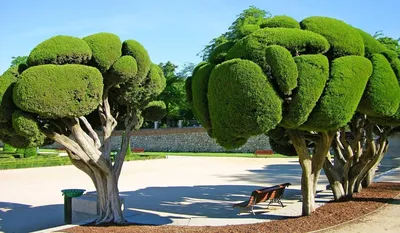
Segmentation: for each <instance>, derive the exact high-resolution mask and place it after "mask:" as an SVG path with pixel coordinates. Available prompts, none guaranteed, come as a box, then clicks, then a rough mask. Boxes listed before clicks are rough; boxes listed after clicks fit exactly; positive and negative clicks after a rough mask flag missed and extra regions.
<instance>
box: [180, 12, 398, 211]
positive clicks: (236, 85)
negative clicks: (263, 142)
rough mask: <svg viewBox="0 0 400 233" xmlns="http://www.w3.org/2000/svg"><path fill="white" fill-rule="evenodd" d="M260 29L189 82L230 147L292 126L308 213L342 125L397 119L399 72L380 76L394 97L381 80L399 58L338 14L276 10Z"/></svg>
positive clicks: (197, 106)
mask: <svg viewBox="0 0 400 233" xmlns="http://www.w3.org/2000/svg"><path fill="white" fill-rule="evenodd" d="M325 25H330V26H329V27H326V26H325ZM260 27H261V29H260V30H259V29H257V30H253V31H252V32H251V31H250V33H249V34H247V36H246V37H244V38H242V39H241V40H238V41H236V42H231V44H230V45H229V46H227V45H226V43H225V44H221V45H219V46H217V47H215V49H214V50H213V51H211V52H210V55H209V57H208V60H207V61H206V62H202V63H200V64H199V65H197V67H196V68H195V69H194V71H193V75H192V78H191V79H188V82H187V83H188V85H187V88H188V93H189V94H190V95H189V97H188V100H189V102H190V103H191V104H192V106H193V111H194V114H195V116H196V117H197V119H199V120H200V122H201V123H202V125H203V126H204V127H205V128H206V129H207V131H208V133H209V135H210V136H212V137H214V138H215V139H216V141H217V143H219V144H220V145H222V146H223V147H225V148H227V149H231V148H237V147H240V146H242V145H243V144H245V143H246V141H247V140H248V138H249V137H251V136H254V135H258V134H261V133H268V132H270V131H271V130H273V129H275V128H277V127H283V128H284V129H286V131H285V132H286V133H287V135H288V136H289V138H290V141H291V143H292V145H293V146H294V148H295V150H296V152H297V154H298V156H299V161H300V165H301V167H302V177H301V189H302V196H303V209H302V212H303V215H310V214H311V212H312V211H313V210H314V209H315V207H314V206H315V203H314V197H315V194H316V186H317V182H318V179H319V175H320V171H321V169H322V167H323V165H324V163H325V161H326V159H325V158H326V156H327V154H328V152H329V149H330V147H331V142H332V140H333V139H334V137H335V135H336V132H337V130H338V129H339V128H341V127H344V126H346V125H347V123H348V122H350V121H351V119H352V118H353V115H354V113H355V112H356V111H357V110H358V111H360V112H363V113H364V114H370V113H372V112H375V114H377V115H376V116H379V117H378V118H379V119H381V120H382V121H384V122H387V120H386V119H387V118H390V119H392V118H393V120H394V121H395V120H396V119H397V118H396V116H394V115H393V114H395V110H397V109H398V106H399V97H400V92H398V88H399V87H398V85H399V84H398V82H393V80H392V79H393V76H390V77H388V78H386V79H382V80H381V84H382V83H385V85H384V86H385V87H387V85H393V86H394V87H393V88H392V90H393V91H390V92H389V93H388V94H387V95H380V94H378V92H379V93H381V94H382V93H383V92H384V91H385V90H386V89H382V86H380V85H379V84H375V83H374V82H376V81H375V80H376V79H377V77H378V76H385V75H386V74H387V72H388V71H387V67H388V65H389V64H391V65H389V68H390V69H391V72H392V73H393V72H395V73H396V69H397V68H396V67H397V65H396V64H397V60H396V59H397V58H395V57H393V56H392V55H393V54H391V53H390V52H389V53H388V50H386V49H383V50H377V48H375V47H374V46H371V45H370V44H369V43H374V42H376V40H374V39H373V38H372V39H373V41H372V42H371V41H370V40H369V39H370V38H369V37H368V38H367V37H366V36H365V35H364V32H362V31H361V30H358V29H355V28H354V27H352V26H350V25H348V24H346V23H345V22H343V21H340V20H336V19H332V18H327V17H318V16H315V17H309V18H306V19H304V20H302V21H301V22H300V23H298V22H297V21H296V20H294V19H293V18H290V17H288V16H275V17H273V18H270V19H266V20H265V21H264V23H262V24H261V25H260ZM228 43H230V42H228ZM370 59H371V60H370ZM374 59H378V60H379V61H375V60H374ZM383 59H384V60H383ZM381 62H382V63H381ZM382 64H384V67H383V68H382V69H381V68H380V67H381V65H382ZM371 75H372V76H371ZM370 77H371V78H370ZM386 82H387V83H386ZM189 83H190V85H189ZM367 84H368V86H367ZM366 88H367V89H366ZM365 90H368V91H365ZM393 97H395V98H393ZM362 99H363V101H362V102H361V104H362V106H364V110H362V107H359V104H360V101H361V100H362ZM379 101H384V103H385V106H384V107H383V108H382V110H379V109H378V108H376V105H377V103H378V102H379ZM372 106H374V107H372ZM372 109H373V110H372ZM383 109H384V110H383ZM284 135H285V134H282V136H284ZM275 141H276V140H275ZM310 145H312V147H311V151H310ZM310 152H311V153H310Z"/></svg>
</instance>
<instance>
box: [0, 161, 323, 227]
mask: <svg viewBox="0 0 400 233" xmlns="http://www.w3.org/2000/svg"><path fill="white" fill-rule="evenodd" d="M300 174H301V168H300V166H299V163H298V160H297V159H296V158H293V159H282V158H280V159H265V158H217V157H178V156H176V157H175V156H169V157H168V159H161V160H148V161H133V162H126V163H125V164H124V168H123V171H122V174H121V178H120V182H119V190H120V192H121V194H122V195H123V196H124V197H125V208H126V210H125V216H126V217H127V218H128V219H129V220H133V221H135V222H141V223H152V224H176V225H203V224H204V222H203V221H202V220H204V219H208V222H209V224H210V225H221V224H226V223H232V224H233V223H234V222H235V223H236V224H238V223H251V222H258V221H262V220H265V219H269V218H272V217H271V215H268V213H265V214H259V215H256V216H255V217H254V216H250V215H242V216H238V215H237V213H238V212H237V210H233V209H232V205H233V204H234V203H237V202H240V201H244V200H246V199H247V198H248V197H249V195H250V193H251V191H253V190H254V189H258V188H261V187H266V186H272V185H276V184H279V183H285V182H290V183H292V185H291V186H290V187H289V188H288V189H287V190H286V192H285V200H283V202H284V204H288V205H289V204H290V203H294V202H297V200H299V198H300ZM0 177H1V179H0V187H2V192H0V227H1V229H0V231H5V232H32V231H37V230H41V229H46V228H50V227H55V226H60V225H63V223H64V218H63V216H64V214H63V196H62V195H61V191H60V190H62V189H67V188H81V189H86V190H87V191H94V190H95V188H94V186H93V184H92V182H91V180H90V179H89V177H88V176H86V174H84V173H83V172H81V171H79V170H78V169H76V168H75V167H73V166H64V167H48V168H29V169H16V170H3V171H0ZM326 185H327V180H326V179H325V177H324V176H321V181H320V185H319V189H321V190H322V189H324V187H325V186H326Z"/></svg>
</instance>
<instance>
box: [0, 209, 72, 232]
mask: <svg viewBox="0 0 400 233" xmlns="http://www.w3.org/2000/svg"><path fill="white" fill-rule="evenodd" d="M63 208H64V207H63V205H60V204H58V205H46V206H30V205H25V204H19V203H10V202H0V232H6V233H8V232H15V233H17V232H18V233H24V232H32V231H37V230H41V229H46V228H51V227H56V226H59V225H63V223H64V212H63V211H64V209H63Z"/></svg>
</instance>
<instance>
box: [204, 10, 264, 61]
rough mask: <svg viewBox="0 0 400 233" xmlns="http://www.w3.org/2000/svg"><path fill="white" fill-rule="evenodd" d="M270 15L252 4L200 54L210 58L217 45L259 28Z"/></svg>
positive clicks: (234, 39)
mask: <svg viewBox="0 0 400 233" xmlns="http://www.w3.org/2000/svg"><path fill="white" fill-rule="evenodd" d="M270 17H271V14H270V13H269V12H267V11H265V10H262V9H259V8H257V7H255V6H250V7H249V8H247V9H245V10H243V12H242V13H240V14H239V15H238V16H237V18H236V20H235V21H234V22H233V23H232V24H231V26H230V27H229V29H228V31H227V32H225V33H223V34H222V35H221V36H219V37H217V38H214V39H212V40H211V41H210V42H209V43H208V45H206V46H205V48H204V49H203V50H202V51H201V52H200V53H199V54H198V55H200V56H201V57H202V58H203V60H204V61H206V60H208V59H209V57H210V55H211V52H212V51H214V50H215V48H216V47H218V46H219V45H221V44H223V43H225V42H229V41H232V42H234V41H236V40H238V39H240V38H242V37H244V36H246V35H248V34H249V33H251V32H253V31H255V30H257V29H259V28H260V27H261V25H262V24H263V23H264V22H265V20H266V19H268V18H270Z"/></svg>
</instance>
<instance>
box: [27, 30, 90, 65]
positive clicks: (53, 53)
mask: <svg viewBox="0 0 400 233" xmlns="http://www.w3.org/2000/svg"><path fill="white" fill-rule="evenodd" d="M91 58H92V50H91V49H90V47H89V46H88V44H86V42H85V41H84V40H82V39H80V38H77V37H72V36H55V37H52V38H50V39H48V40H45V41H43V42H42V43H40V44H39V45H38V46H36V47H35V48H34V49H33V50H32V52H31V53H30V54H29V57H28V60H27V62H28V65H29V66H36V65H43V64H57V65H62V64H86V63H87V62H88V61H89V60H90V59H91Z"/></svg>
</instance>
